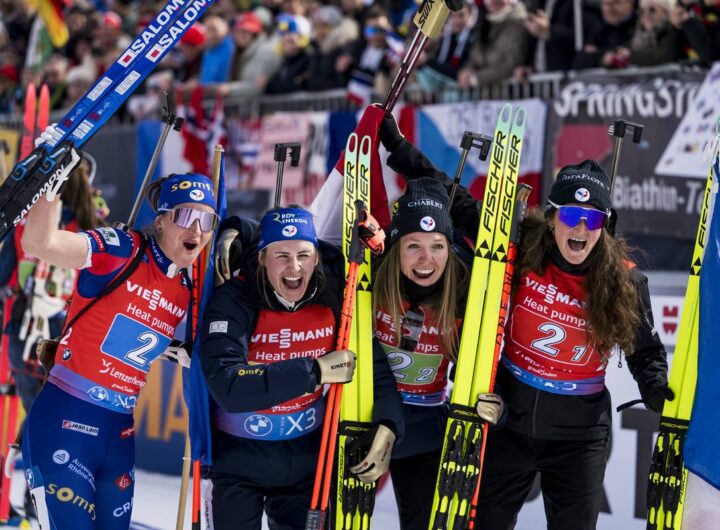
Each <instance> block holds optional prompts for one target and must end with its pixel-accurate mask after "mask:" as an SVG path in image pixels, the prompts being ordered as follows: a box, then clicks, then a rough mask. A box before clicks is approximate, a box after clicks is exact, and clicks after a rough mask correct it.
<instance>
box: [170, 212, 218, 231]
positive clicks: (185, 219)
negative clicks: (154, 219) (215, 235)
mask: <svg viewBox="0 0 720 530" xmlns="http://www.w3.org/2000/svg"><path fill="white" fill-rule="evenodd" d="M162 211H164V212H172V221H173V223H175V224H176V225H178V226H179V227H182V228H190V227H191V226H192V225H193V223H194V222H195V221H198V222H199V223H200V231H201V232H212V231H213V230H215V226H216V225H217V220H218V216H217V214H216V213H215V212H209V211H207V210H198V209H196V208H189V207H186V208H173V209H172V210H162Z"/></svg>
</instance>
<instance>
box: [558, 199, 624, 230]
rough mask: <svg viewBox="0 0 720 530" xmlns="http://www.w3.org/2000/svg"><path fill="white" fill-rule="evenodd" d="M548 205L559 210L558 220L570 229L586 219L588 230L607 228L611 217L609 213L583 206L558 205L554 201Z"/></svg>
mask: <svg viewBox="0 0 720 530" xmlns="http://www.w3.org/2000/svg"><path fill="white" fill-rule="evenodd" d="M548 203H549V204H550V205H551V206H553V207H554V208H556V209H557V211H558V219H560V221H562V222H563V223H564V224H566V225H567V226H569V227H570V228H575V227H576V226H577V225H578V224H580V221H582V220H583V219H585V225H586V226H587V228H588V230H598V229H599V228H602V227H603V226H605V223H606V222H607V220H608V218H609V217H610V215H609V214H608V213H607V212H603V211H601V210H595V209H594V208H583V207H582V206H574V205H570V204H568V205H557V204H555V203H554V202H552V201H548Z"/></svg>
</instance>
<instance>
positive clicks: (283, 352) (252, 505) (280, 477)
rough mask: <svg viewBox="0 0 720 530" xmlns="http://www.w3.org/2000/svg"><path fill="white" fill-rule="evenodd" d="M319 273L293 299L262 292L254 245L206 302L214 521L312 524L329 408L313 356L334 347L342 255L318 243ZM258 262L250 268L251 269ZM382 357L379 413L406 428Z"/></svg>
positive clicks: (232, 525) (227, 525) (218, 525)
mask: <svg viewBox="0 0 720 530" xmlns="http://www.w3.org/2000/svg"><path fill="white" fill-rule="evenodd" d="M320 254H321V256H322V259H323V268H324V279H322V280H321V279H318V278H317V274H314V275H313V276H312V279H311V283H310V285H309V286H308V288H307V291H306V293H305V297H304V298H303V299H302V300H300V301H298V302H296V303H295V304H294V306H293V307H292V308H288V307H287V306H286V305H283V304H282V303H280V301H279V300H278V299H277V298H276V297H275V295H274V293H273V291H272V287H268V289H267V290H266V292H265V293H263V292H262V291H261V290H260V288H259V286H258V278H257V277H256V275H255V273H254V271H255V270H256V268H257V252H256V250H255V249H254V248H252V249H251V250H248V251H246V253H245V255H244V256H243V259H244V265H243V266H242V267H241V270H242V271H243V273H245V275H242V276H238V277H236V278H234V279H233V280H231V281H229V282H226V283H225V284H223V285H222V286H221V287H220V288H218V289H217V290H216V291H215V293H214V294H213V297H212V298H211V300H210V302H209V304H208V307H207V308H206V309H205V316H204V322H203V332H202V333H203V334H202V358H201V362H202V367H203V373H204V374H205V377H206V380H207V384H208V387H209V389H210V394H211V395H212V397H213V399H214V407H213V420H212V422H213V446H212V454H213V465H212V469H211V473H210V478H211V479H212V485H213V487H212V491H211V492H210V493H208V496H210V497H211V498H210V499H208V501H210V504H211V507H212V517H211V519H212V520H213V521H214V528H215V529H216V530H224V529H228V530H229V529H233V530H236V529H240V528H242V529H255V528H257V529H259V528H260V524H261V517H262V514H263V511H265V512H266V513H267V516H268V520H269V522H270V527H271V528H278V529H295V528H305V519H306V516H307V511H308V508H309V506H310V500H311V499H310V497H311V493H312V488H313V479H314V473H315V469H316V466H317V461H318V452H319V447H320V438H321V435H322V424H323V420H324V415H325V398H324V396H323V389H322V387H321V386H318V380H319V375H318V374H317V373H316V370H315V369H314V366H315V363H314V359H315V358H317V357H320V356H322V355H324V354H326V353H328V352H331V351H333V350H334V349H335V343H336V333H337V326H338V323H339V321H340V306H341V299H340V297H341V296H342V292H343V284H344V275H343V257H342V255H341V254H340V253H339V251H338V250H337V249H336V248H335V247H332V246H330V245H325V244H323V243H322V242H321V243H320ZM248 271H252V272H248ZM378 353H379V354H378V355H376V356H375V373H374V377H375V407H374V413H373V414H374V418H373V420H374V421H375V422H379V423H383V424H385V425H388V426H389V427H390V428H391V429H393V431H394V432H396V433H397V434H401V431H402V416H401V411H400V409H401V405H400V400H399V396H398V395H397V391H396V390H395V388H394V387H395V382H394V378H393V376H392V373H391V372H390V369H389V367H388V365H387V361H386V360H385V357H384V355H382V352H378Z"/></svg>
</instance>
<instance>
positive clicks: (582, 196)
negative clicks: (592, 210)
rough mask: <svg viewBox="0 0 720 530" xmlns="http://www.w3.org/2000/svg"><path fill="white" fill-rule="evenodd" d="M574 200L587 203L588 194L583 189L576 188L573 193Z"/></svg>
mask: <svg viewBox="0 0 720 530" xmlns="http://www.w3.org/2000/svg"><path fill="white" fill-rule="evenodd" d="M575 198H576V199H577V200H578V201H580V202H587V201H588V200H589V199H590V192H589V191H588V190H586V189H585V188H578V189H577V191H575Z"/></svg>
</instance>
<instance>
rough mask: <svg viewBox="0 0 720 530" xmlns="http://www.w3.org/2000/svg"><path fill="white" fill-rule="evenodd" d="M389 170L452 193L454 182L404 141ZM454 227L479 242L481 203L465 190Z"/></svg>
mask: <svg viewBox="0 0 720 530" xmlns="http://www.w3.org/2000/svg"><path fill="white" fill-rule="evenodd" d="M387 163H388V166H390V167H391V168H392V169H394V170H395V171H397V172H398V173H400V174H401V175H402V176H403V177H404V178H405V180H410V179H414V178H419V177H431V178H433V179H436V180H439V181H440V182H442V183H443V185H444V186H445V188H446V189H447V191H448V194H449V193H450V190H451V189H452V180H451V179H450V177H448V176H447V174H446V173H444V172H443V171H440V170H439V169H438V168H436V167H435V165H434V164H433V163H432V162H431V161H430V159H429V158H427V157H426V156H425V155H424V154H423V153H422V152H421V151H420V150H419V149H417V148H416V147H415V146H414V145H413V144H411V143H410V142H408V141H407V140H405V139H403V140H402V141H401V142H400V144H398V146H397V147H396V148H395V149H394V150H393V152H392V153H390V156H389V157H388V160H387ZM450 215H451V216H452V219H453V225H455V226H456V227H457V228H461V229H462V230H463V231H464V232H465V234H466V235H467V236H469V237H470V238H472V239H475V236H476V235H477V230H478V226H479V224H480V201H478V200H477V199H475V197H473V196H472V195H471V194H470V192H469V191H468V190H467V188H465V187H464V186H458V188H457V191H456V192H455V199H454V200H453V203H452V207H451V208H450Z"/></svg>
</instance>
